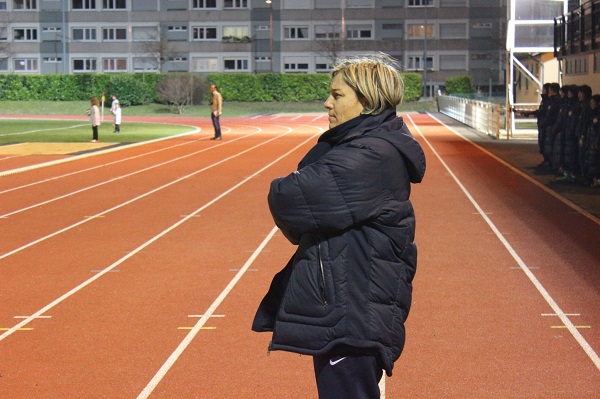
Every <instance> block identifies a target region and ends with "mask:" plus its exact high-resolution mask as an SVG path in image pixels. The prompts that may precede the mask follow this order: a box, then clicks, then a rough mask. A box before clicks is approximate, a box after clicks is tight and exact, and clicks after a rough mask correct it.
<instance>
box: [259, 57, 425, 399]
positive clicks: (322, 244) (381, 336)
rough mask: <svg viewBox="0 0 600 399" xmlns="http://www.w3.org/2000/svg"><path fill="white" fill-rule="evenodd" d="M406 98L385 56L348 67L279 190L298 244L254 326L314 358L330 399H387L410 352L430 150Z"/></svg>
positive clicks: (285, 227) (281, 345) (276, 196)
mask: <svg viewBox="0 0 600 399" xmlns="http://www.w3.org/2000/svg"><path fill="white" fill-rule="evenodd" d="M402 94H403V84H402V80H401V77H400V75H399V72H398V67H397V66H396V64H395V63H394V62H393V60H392V59H391V58H390V57H388V56H386V55H384V54H380V55H378V56H370V57H358V58H353V59H349V60H345V61H343V62H341V63H340V64H338V65H337V66H336V67H335V68H334V70H333V72H332V79H331V86H330V95H329V97H328V99H327V100H326V102H325V104H324V105H325V108H326V109H327V110H328V115H329V130H328V131H326V132H325V133H323V135H321V137H320V138H319V140H318V142H317V143H316V145H315V146H314V147H313V148H312V149H311V150H309V151H308V153H307V154H306V155H305V156H304V158H303V159H302V160H301V161H300V163H299V166H298V170H296V171H295V172H293V173H291V174H290V175H288V176H286V177H281V178H277V179H275V180H274V181H273V182H272V183H271V187H270V191H269V195H268V203H269V208H270V210H271V214H272V215H273V218H274V220H275V223H276V224H277V226H278V227H279V228H280V229H281V231H282V233H283V234H284V235H285V236H286V237H287V238H288V240H289V241H290V242H291V243H292V244H295V245H297V246H298V248H297V250H296V252H295V254H294V255H293V257H292V258H291V260H290V261H289V263H288V264H287V266H286V267H285V268H284V269H283V270H282V271H281V272H279V273H278V274H276V275H275V277H274V278H273V281H272V283H271V287H270V289H269V291H268V293H267V295H266V296H265V298H264V299H263V300H262V302H261V304H260V305H259V308H258V310H257V312H256V316H255V318H254V322H253V325H252V329H253V330H254V331H258V332H267V331H272V332H273V334H272V340H271V343H270V345H269V350H284V351H290V352H295V353H300V354H306V355H311V356H313V362H314V369H315V377H316V383H317V389H318V392H319V398H321V399H328V398H345V399H352V398H369V399H373V398H379V397H380V392H379V387H378V382H379V380H380V379H381V377H382V375H383V370H385V371H386V373H387V374H388V375H390V376H391V375H392V368H393V365H394V362H395V361H396V360H397V359H398V358H399V356H400V353H401V352H402V349H403V346H404V340H405V330H404V322H405V320H406V318H407V316H408V313H409V309H410V305H411V297H412V280H413V277H414V275H415V272H416V267H417V249H416V245H415V243H414V236H415V215H414V211H413V207H412V204H411V202H410V200H409V196H410V191H411V183H419V182H421V180H422V179H423V176H424V174H425V155H424V153H423V150H422V149H421V146H420V145H419V143H418V142H417V141H416V140H415V139H414V138H413V136H412V135H411V133H410V132H409V130H408V128H407V127H406V124H405V123H404V122H403V120H402V118H401V117H398V116H397V114H396V106H397V105H398V104H400V102H401V101H402Z"/></svg>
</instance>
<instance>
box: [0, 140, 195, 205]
mask: <svg viewBox="0 0 600 399" xmlns="http://www.w3.org/2000/svg"><path fill="white" fill-rule="evenodd" d="M196 141H197V140H190V141H186V142H183V143H179V144H175V145H170V146H168V147H163V148H159V149H158V150H153V151H149V152H145V153H143V154H139V155H134V156H132V157H127V158H122V159H118V160H116V161H112V162H108V163H104V164H102V165H97V166H92V167H90V168H86V169H81V170H77V171H75V172H69V173H65V174H64V175H58V176H54V177H50V178H48V179H43V180H38V181H35V182H32V183H27V184H23V185H21V186H16V187H11V188H9V189H6V190H4V191H0V194H5V193H9V192H11V191H18V190H22V189H24V188H27V187H32V186H36V185H38V184H42V183H48V182H51V181H54V180H59V179H64V178H65V177H69V176H74V175H78V174H80V173H85V172H90V171H92V170H95V169H100V168H104V167H106V166H110V165H115V164H118V163H122V162H127V161H131V160H133V159H137V158H142V157H145V156H147V155H152V154H156V153H159V152H162V151H168V150H170V149H173V148H177V147H181V146H184V145H190V144H192V143H195V142H196ZM129 147H130V146H123V147H122V149H125V148H129Z"/></svg>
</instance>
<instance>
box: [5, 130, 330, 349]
mask: <svg viewBox="0 0 600 399" xmlns="http://www.w3.org/2000/svg"><path fill="white" fill-rule="evenodd" d="M291 131H293V129H291V128H290V129H289V131H288V132H286V133H284V134H282V135H280V137H283V136H285V135H287V134H289V133H290V132H291ZM318 134H320V133H318ZM315 136H316V135H314V136H311V137H310V138H308V139H306V140H305V141H303V142H302V143H301V144H299V145H298V146H296V147H294V148H293V149H292V150H290V151H288V152H286V153H285V154H283V155H281V156H280V157H278V158H277V159H275V160H274V161H272V162H271V163H269V164H268V165H266V166H264V167H262V168H261V169H259V170H258V171H257V172H255V173H253V174H252V175H251V176H248V177H247V178H245V179H243V180H241V181H240V182H239V183H237V184H236V185H234V186H232V187H231V188H229V189H228V190H226V191H224V192H223V193H221V194H219V195H218V196H217V197H215V198H213V199H212V200H210V201H209V202H207V203H206V204H204V205H203V206H201V207H200V208H198V209H196V210H195V211H194V212H192V213H191V214H190V215H189V216H188V217H186V218H184V219H181V220H180V221H179V222H177V223H175V224H173V225H171V226H170V227H168V228H167V229H165V230H163V231H162V232H160V233H159V234H157V235H155V236H154V237H152V238H151V239H150V240H148V241H146V242H145V243H143V244H142V245H140V246H139V247H137V248H136V249H134V250H133V251H131V252H130V253H128V254H127V255H125V256H123V257H122V258H120V259H119V260H117V261H116V262H114V263H113V264H111V265H110V266H108V267H106V268H105V269H104V270H102V271H100V272H99V273H98V274H96V275H94V276H93V277H91V278H89V279H87V280H86V281H84V282H83V283H81V284H79V285H78V286H76V287H75V288H73V289H71V290H70V291H68V292H67V293H65V294H63V295H62V296H60V297H59V298H57V299H55V300H54V301H52V302H51V303H49V304H48V305H46V306H44V307H43V308H41V309H40V310H38V311H37V312H35V313H33V314H32V315H31V316H29V317H27V318H26V319H23V321H21V322H20V323H18V324H16V325H15V326H13V327H11V328H9V329H7V330H6V331H5V332H4V333H3V334H2V335H0V341H2V340H4V339H6V338H7V337H9V336H10V335H12V334H14V333H15V332H16V331H19V329H20V328H22V327H23V326H25V325H27V324H29V323H30V322H31V321H33V320H35V319H36V318H38V317H39V316H41V315H43V314H44V313H47V312H48V311H49V310H50V309H52V308H54V307H55V306H56V305H58V304H60V303H61V302H62V301H64V300H66V299H68V298H69V297H71V296H72V295H74V294H76V293H77V292H79V291H81V290H82V289H83V288H85V287H87V286H88V285H90V284H91V283H93V282H94V281H96V280H97V279H99V278H100V277H102V276H104V275H105V274H107V273H110V272H111V271H112V270H113V269H115V268H116V267H117V266H119V265H120V264H122V263H124V262H125V261H126V260H128V259H129V258H131V257H133V256H134V255H136V254H137V253H139V252H141V251H143V250H144V249H145V248H146V247H148V246H150V245H151V244H153V243H154V242H156V241H158V240H159V239H160V238H162V237H163V236H165V235H166V234H168V233H170V232H171V231H173V230H175V229H176V228H177V227H179V226H180V225H182V224H183V223H185V222H186V221H188V220H189V219H191V218H192V217H193V216H194V215H196V214H198V213H200V212H202V211H203V210H205V209H206V208H208V207H209V206H211V205H213V204H214V203H215V202H217V201H219V200H220V199H222V198H224V197H226V196H227V195H229V194H230V193H232V192H233V191H234V190H236V189H238V188H239V187H241V186H242V185H244V184H246V183H247V182H248V181H250V180H252V179H254V178H255V177H256V176H258V175H259V174H260V173H262V172H263V171H265V170H267V169H268V168H270V167H271V166H272V165H274V164H275V163H277V162H279V161H280V160H281V159H283V158H284V157H286V156H288V155H289V154H291V153H292V152H294V151H295V150H296V149H298V148H299V147H301V146H302V145H304V144H305V143H306V142H308V141H309V140H311V139H312V138H313V137H315ZM276 138H277V137H275V138H272V139H269V140H267V141H266V142H265V143H267V142H270V141H273V140H275V139H276ZM261 145H262V144H258V145H255V146H253V147H250V148H248V149H246V150H244V151H242V152H240V153H239V154H238V155H234V156H230V157H228V158H225V159H223V160H222V161H219V162H218V163H216V164H214V165H218V164H220V163H222V162H224V161H226V160H229V159H232V158H235V157H237V156H239V155H240V154H243V153H245V152H248V151H250V150H252V149H254V148H256V147H260V146H261ZM214 165H213V166H214ZM210 167H212V166H210ZM210 167H207V168H204V170H206V169H209V168H210ZM199 172H200V171H197V172H194V173H193V174H196V173H199ZM193 174H192V175H193ZM184 178H186V177H183V178H181V179H177V180H175V181H174V182H173V183H170V184H174V183H175V182H178V181H181V180H183V179H184ZM170 184H168V185H170ZM168 185H165V186H168ZM157 190H158V189H157ZM157 190H153V191H157ZM79 224H81V223H78V224H75V225H73V226H76V225H79ZM0 259H1V257H0ZM240 272H241V271H240ZM238 274H239V273H238ZM205 316H206V313H205ZM204 318H205V317H204V316H203V317H202V318H201V319H200V320H204Z"/></svg>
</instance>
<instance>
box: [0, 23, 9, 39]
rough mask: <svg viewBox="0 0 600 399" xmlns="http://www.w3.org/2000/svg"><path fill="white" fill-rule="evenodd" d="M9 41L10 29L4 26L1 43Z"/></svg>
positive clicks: (0, 29) (0, 31) (0, 27)
mask: <svg viewBox="0 0 600 399" xmlns="http://www.w3.org/2000/svg"><path fill="white" fill-rule="evenodd" d="M6 41H8V29H6V28H5V27H3V26H0V42H6Z"/></svg>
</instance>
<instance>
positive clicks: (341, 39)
mask: <svg viewBox="0 0 600 399" xmlns="http://www.w3.org/2000/svg"><path fill="white" fill-rule="evenodd" d="M316 28H317V29H319V30H320V32H318V33H319V35H321V36H323V38H322V39H319V40H315V41H314V43H315V46H316V47H317V49H316V52H317V53H318V54H321V55H323V56H325V57H327V58H329V60H330V61H331V64H332V65H335V64H337V62H338V61H339V58H340V57H341V55H342V52H343V51H344V48H345V47H346V41H347V39H346V32H343V31H342V27H341V26H340V24H339V23H338V22H335V23H332V24H329V25H326V26H319V27H316Z"/></svg>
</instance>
